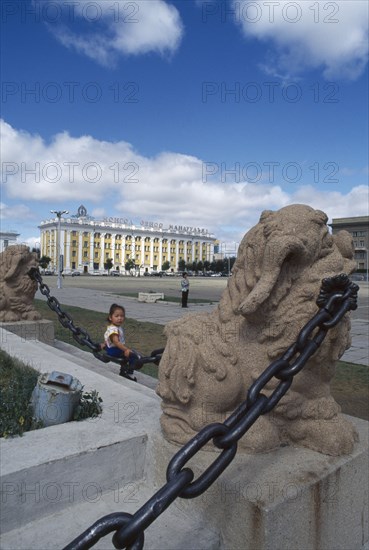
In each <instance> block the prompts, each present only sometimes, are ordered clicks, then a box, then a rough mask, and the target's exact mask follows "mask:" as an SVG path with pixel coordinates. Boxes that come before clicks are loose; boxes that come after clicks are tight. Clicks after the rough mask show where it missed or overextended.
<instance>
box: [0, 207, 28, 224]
mask: <svg viewBox="0 0 369 550" xmlns="http://www.w3.org/2000/svg"><path fill="white" fill-rule="evenodd" d="M25 219H28V220H32V219H37V217H36V216H35V213H34V212H32V211H31V209H30V208H29V207H28V206H26V205H25V204H15V205H12V206H9V205H8V204H5V203H4V202H0V220H1V222H8V220H9V221H11V222H12V223H13V222H14V221H18V220H25Z"/></svg>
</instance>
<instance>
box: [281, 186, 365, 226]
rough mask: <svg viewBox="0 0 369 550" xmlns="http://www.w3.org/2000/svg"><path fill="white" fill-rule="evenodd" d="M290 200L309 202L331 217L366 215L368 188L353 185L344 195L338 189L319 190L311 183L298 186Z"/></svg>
mask: <svg viewBox="0 0 369 550" xmlns="http://www.w3.org/2000/svg"><path fill="white" fill-rule="evenodd" d="M291 198H292V202H295V203H302V204H306V203H308V204H310V206H312V207H313V208H318V209H319V210H323V212H325V213H326V214H327V216H328V218H329V219H330V220H331V221H332V218H345V217H349V216H368V214H369V190H368V186H367V185H358V186H356V187H353V189H351V191H349V193H347V194H346V195H344V194H342V193H339V192H338V191H321V190H319V189H316V188H314V187H313V186H311V185H305V186H303V187H300V188H299V189H298V190H297V191H296V192H295V193H294V194H293V196H292V197H291Z"/></svg>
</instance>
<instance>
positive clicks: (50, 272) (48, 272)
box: [44, 269, 54, 275]
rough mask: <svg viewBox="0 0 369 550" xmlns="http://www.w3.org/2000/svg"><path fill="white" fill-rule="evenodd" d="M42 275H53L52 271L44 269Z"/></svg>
mask: <svg viewBox="0 0 369 550" xmlns="http://www.w3.org/2000/svg"><path fill="white" fill-rule="evenodd" d="M44 275H54V271H51V269H45V271H44Z"/></svg>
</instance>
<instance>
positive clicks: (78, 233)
mask: <svg viewBox="0 0 369 550" xmlns="http://www.w3.org/2000/svg"><path fill="white" fill-rule="evenodd" d="M39 228H40V231H41V256H49V257H50V258H51V265H50V268H51V269H53V268H54V269H56V267H57V250H56V249H57V240H58V239H57V232H58V218H57V217H55V218H52V219H49V220H44V221H42V222H41V224H40V226H39ZM215 242H216V241H215V237H214V235H211V234H210V233H209V232H208V231H207V230H206V229H203V228H200V227H188V226H182V225H168V227H164V225H163V224H162V223H159V222H149V221H141V222H140V223H139V224H135V223H133V222H132V221H131V220H129V219H126V218H116V217H106V218H103V219H102V220H96V219H94V218H92V217H91V216H89V215H88V214H87V210H86V208H85V207H84V206H82V205H81V206H80V207H79V209H78V212H77V214H76V215H74V216H70V215H69V216H66V217H65V218H61V234H60V251H61V254H62V256H63V267H64V272H65V273H68V272H69V271H72V270H78V271H80V272H81V273H92V272H94V271H99V272H102V271H105V269H106V267H105V266H106V262H107V260H109V259H111V260H112V266H113V267H112V268H113V269H116V270H118V271H120V272H121V273H124V272H125V265H126V263H127V261H129V260H132V262H133V263H134V265H135V268H136V270H137V271H138V272H140V273H141V274H142V273H144V272H145V271H147V272H151V271H161V270H162V266H163V264H164V265H165V264H166V265H168V263H169V269H170V270H172V271H177V270H178V262H179V261H180V260H184V261H185V262H186V263H193V262H199V261H201V262H204V261H209V262H211V261H212V260H213V255H214V243H215Z"/></svg>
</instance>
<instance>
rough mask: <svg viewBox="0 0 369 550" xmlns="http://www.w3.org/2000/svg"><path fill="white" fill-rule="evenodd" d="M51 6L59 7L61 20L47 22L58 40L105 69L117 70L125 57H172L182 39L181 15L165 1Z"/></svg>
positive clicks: (83, 0) (56, 0)
mask: <svg viewBox="0 0 369 550" xmlns="http://www.w3.org/2000/svg"><path fill="white" fill-rule="evenodd" d="M47 2H48V3H49V4H54V5H55V4H56V5H59V9H60V13H61V17H60V18H58V20H57V21H56V22H55V23H51V22H50V21H46V23H47V25H48V28H49V30H50V31H51V32H52V34H53V35H54V36H55V37H56V38H57V40H59V42H61V43H62V44H63V45H64V46H66V47H68V48H73V49H75V50H76V51H77V52H79V53H81V54H83V55H86V56H88V57H90V58H92V59H93V60H94V61H97V62H98V63H100V64H101V65H105V66H114V65H115V63H116V60H117V58H118V57H119V56H122V55H138V54H145V53H148V52H155V53H158V54H160V55H171V54H173V53H174V52H175V51H176V50H177V48H178V46H179V44H180V42H181V39H182V35H183V25H182V21H181V18H180V15H179V12H178V10H177V9H176V8H175V7H174V6H173V5H170V4H168V3H167V2H165V1H164V0H150V1H149V2H147V1H145V2H131V1H127V0H118V1H115V2H107V1H106V0H95V1H94V2H89V0H80V1H79V2H75V3H72V2H71V3H66V2H64V0H47ZM67 4H70V5H68V6H67ZM73 6H74V7H73ZM67 8H68V11H67Z"/></svg>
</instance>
